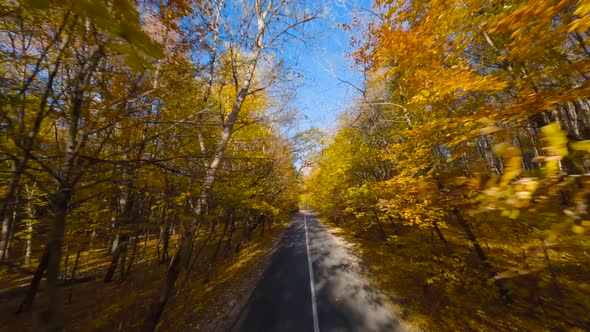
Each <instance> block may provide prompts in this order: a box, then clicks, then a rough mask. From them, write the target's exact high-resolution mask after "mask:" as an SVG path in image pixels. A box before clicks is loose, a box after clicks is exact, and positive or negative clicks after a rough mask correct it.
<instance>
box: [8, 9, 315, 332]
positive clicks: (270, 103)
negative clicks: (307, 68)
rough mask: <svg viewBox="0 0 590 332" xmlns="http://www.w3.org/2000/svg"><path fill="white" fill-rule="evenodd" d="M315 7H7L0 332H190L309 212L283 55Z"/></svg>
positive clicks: (290, 75) (290, 74) (291, 77)
mask: <svg viewBox="0 0 590 332" xmlns="http://www.w3.org/2000/svg"><path fill="white" fill-rule="evenodd" d="M303 5H304V4H303V3H294V2H291V1H287V0H283V1H251V2H248V3H242V2H235V3H231V2H230V3H224V2H223V1H221V2H220V1H211V2H209V1H187V0H171V1H151V0H145V1H131V0H122V1H110V0H104V1H102V0H76V1H68V0H55V1H50V0H30V1H28V0H23V1H20V0H19V1H16V0H15V1H12V0H8V1H2V2H1V4H0V15H1V19H0V63H1V65H0V80H1V84H0V91H1V92H0V116H1V120H0V123H1V127H0V132H1V134H0V137H1V138H0V140H1V143H0V155H1V166H0V169H1V172H0V177H1V180H0V181H1V186H2V201H1V206H0V219H1V220H2V234H1V242H0V254H1V272H0V276H1V277H0V279H1V282H0V285H1V286H0V289H2V290H3V293H4V294H2V295H1V296H2V301H1V304H0V305H1V306H2V309H1V310H2V314H1V316H2V317H3V319H2V322H1V324H2V325H0V330H3V331H15V330H17V329H18V330H22V329H23V328H24V329H25V330H31V331H37V330H38V328H41V327H43V328H44V329H45V330H47V331H61V330H63V329H64V328H65V329H67V330H71V331H74V330H77V331H80V330H108V331H113V330H121V329H123V328H135V329H138V330H139V329H141V330H144V331H153V330H154V329H155V328H156V327H157V326H158V324H160V325H159V326H160V330H171V329H174V330H184V329H185V328H186V326H187V325H186V324H189V323H191V322H189V321H185V320H183V319H184V318H186V317H188V316H189V315H195V314H194V312H193V311H195V312H196V311H199V310H200V311H199V313H203V310H204V311H206V310H209V311H211V310H212V308H208V307H207V306H210V305H216V306H219V305H222V304H221V303H217V304H211V303H207V301H206V300H207V297H208V296H210V293H212V292H214V290H213V289H214V288H215V282H220V283H221V282H226V283H229V282H230V281H232V282H233V279H235V278H236V277H237V276H239V274H240V273H242V272H243V271H242V270H240V269H241V268H242V267H241V266H242V265H244V264H246V263H250V262H251V261H252V260H256V259H258V258H259V257H260V256H261V255H262V253H263V252H264V245H265V243H266V242H265V241H266V240H264V239H265V238H269V237H270V236H271V235H272V234H273V232H275V233H276V231H278V230H279V229H280V227H281V226H280V225H279V224H280V223H281V222H282V221H285V220H288V218H289V215H290V213H291V212H292V211H294V210H297V202H298V195H299V191H298V190H299V189H298V188H299V187H298V185H297V170H296V169H295V166H294V160H295V158H297V153H296V152H294V150H295V143H294V142H295V141H294V140H293V137H292V136H289V135H288V132H287V131H286V130H285V128H288V126H289V125H290V124H292V123H293V121H294V120H295V118H296V115H295V114H294V113H293V110H292V109H290V107H289V99H290V98H292V97H291V95H290V92H289V91H290V87H291V86H292V85H293V84H294V83H293V82H294V74H293V72H292V69H291V68H290V66H289V64H286V63H283V62H282V61H281V60H280V58H278V57H277V56H275V55H274V54H275V53H274V52H275V51H276V49H277V48H278V47H280V46H281V45H282V44H284V43H286V42H290V41H289V39H296V38H297V36H301V38H304V37H305V36H304V35H303V34H304V31H303V29H302V28H303V26H304V25H305V24H306V22H308V21H311V20H313V19H315V18H316V17H317V15H318V13H317V12H309V11H305V10H304V9H303V7H301V6H303ZM275 228H276V231H275ZM265 233H268V234H270V235H266V237H265ZM231 278H233V279H232V280H229V279H231ZM225 279H228V280H225ZM40 288H42V289H43V291H42V292H41V294H39V296H36V295H37V293H39V289H40ZM187 290H188V291H187ZM236 291H239V290H236ZM173 299H174V301H175V302H174V303H173V308H175V310H174V311H170V312H167V315H168V316H164V317H165V319H163V318H162V317H163V316H162V315H163V313H164V312H165V308H166V306H167V304H169V303H170V302H171V301H173ZM218 300H219V299H218ZM183 305H187V306H188V305H190V306H193V307H194V308H192V310H185V308H182V306H183ZM213 309H214V308H213ZM15 312H16V313H17V314H15ZM37 313H38V314H37ZM210 314H211V313H210ZM183 315H184V316H183ZM203 315H205V313H203ZM185 316H186V317H185ZM37 317H39V318H37ZM170 317H175V318H174V319H171V318H170Z"/></svg>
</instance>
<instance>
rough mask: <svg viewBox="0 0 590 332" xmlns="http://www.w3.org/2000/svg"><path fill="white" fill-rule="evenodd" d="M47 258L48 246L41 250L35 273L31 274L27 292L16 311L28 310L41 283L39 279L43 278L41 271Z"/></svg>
mask: <svg viewBox="0 0 590 332" xmlns="http://www.w3.org/2000/svg"><path fill="white" fill-rule="evenodd" d="M48 258H49V248H45V250H44V251H43V255H42V256H41V259H40V260H39V264H38V265H37V269H36V270H35V274H34V275H33V279H32V280H31V284H30V285H29V289H28V290H27V294H25V297H24V298H23V301H22V302H21V304H20V305H19V307H18V309H17V310H16V312H17V313H21V312H25V311H29V309H30V308H31V306H32V305H33V301H34V300H35V295H37V291H38V290H39V284H40V283H41V279H42V278H43V273H44V272H45V270H46V269H47V262H48Z"/></svg>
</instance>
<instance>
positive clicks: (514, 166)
mask: <svg viewBox="0 0 590 332" xmlns="http://www.w3.org/2000/svg"><path fill="white" fill-rule="evenodd" d="M375 6H376V8H378V9H380V11H379V16H378V18H376V19H374V20H371V21H370V22H367V23H366V24H364V25H363V24H362V22H358V23H357V24H356V25H349V26H345V27H344V28H346V29H349V30H350V31H353V32H355V34H356V35H360V36H361V37H359V38H356V39H355V40H353V42H354V45H355V48H356V51H355V53H354V54H353V57H354V59H355V61H356V63H357V66H358V67H359V68H358V69H359V70H362V72H363V73H364V75H365V76H364V77H365V80H364V84H363V85H362V86H355V88H356V89H357V90H358V92H359V95H361V97H362V98H359V99H358V101H357V103H356V104H355V105H351V107H350V108H349V110H348V111H346V112H345V113H344V114H343V115H342V116H341V119H340V124H339V127H338V129H337V130H336V132H335V134H334V135H333V136H332V137H330V138H328V139H327V141H328V143H327V146H326V147H325V148H324V149H323V151H322V152H321V153H319V154H318V156H317V157H316V158H317V160H316V166H315V167H314V170H313V172H312V175H311V177H309V178H308V179H307V180H306V183H305V185H306V199H307V201H308V203H309V204H311V205H312V206H313V207H315V208H316V209H317V210H318V211H319V212H320V213H321V215H322V216H323V217H324V218H325V219H326V220H327V221H329V222H331V223H333V224H334V225H335V226H336V227H338V228H340V232H341V233H342V234H344V235H345V236H347V237H348V238H350V241H352V242H356V243H358V244H359V245H360V249H361V252H362V255H364V256H365V257H366V259H367V261H368V265H369V267H370V269H371V271H372V273H373V279H374V280H375V282H376V283H378V284H380V285H381V286H382V287H383V288H385V289H387V290H390V291H391V292H392V293H394V294H395V295H396V296H397V298H398V302H399V306H400V307H402V309H401V310H402V311H403V312H404V314H405V315H407V316H408V317H410V318H411V319H413V320H415V321H417V322H420V323H421V325H422V326H423V327H424V329H425V330H432V331H459V330H466V331H583V330H587V329H588V328H590V320H589V318H588V315H587V312H588V309H589V308H590V284H589V281H590V279H589V278H588V276H589V275H590V274H589V273H590V270H589V266H590V264H589V263H590V255H589V254H588V253H589V248H590V247H589V246H590V242H589V238H588V234H589V231H590V220H589V217H590V216H589V214H588V212H589V211H588V202H589V201H588V199H589V198H590V175H589V170H590V154H589V152H590V141H588V139H589V138H590V101H589V99H588V96H589V93H590V84H589V82H588V75H589V73H590V46H589V45H588V38H589V36H590V34H589V33H588V27H589V24H590V16H589V15H588V13H589V12H590V2H589V1H585V0H580V1H578V0H576V1H567V0H564V1H553V0H516V1H486V0H465V1H437V0H424V1H422V0H417V1H416V0H412V1H409V0H408V1H405V0H396V1H393V0H383V1H381V0H379V1H377V4H376V5H375Z"/></svg>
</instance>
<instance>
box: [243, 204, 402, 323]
mask: <svg viewBox="0 0 590 332" xmlns="http://www.w3.org/2000/svg"><path fill="white" fill-rule="evenodd" d="M233 331H234V332H273V331H277V332H278V331H280V332H287V331H297V332H306V331H310V332H319V331H322V332H328V331H330V332H336V331H338V332H340V331H342V332H344V331H404V330H403V328H402V327H401V326H400V324H399V321H398V320H397V319H396V317H394V316H393V313H392V312H391V310H390V309H389V308H388V307H387V306H386V305H384V304H383V302H382V301H381V299H380V296H379V295H377V292H376V291H375V290H374V289H373V288H372V287H371V285H370V284H369V283H368V282H367V281H366V280H365V279H364V278H363V277H362V276H361V275H360V274H359V273H358V272H357V268H356V265H355V264H354V259H352V257H351V256H350V254H349V252H348V251H347V250H346V248H344V247H342V246H341V245H340V243H339V242H338V240H337V239H336V238H334V236H332V235H331V234H330V233H328V232H327V231H326V229H325V227H324V226H323V225H322V224H321V223H320V222H319V221H318V220H317V219H316V218H315V217H314V215H313V214H312V213H311V212H301V213H299V214H297V216H296V217H295V219H294V220H293V222H292V223H291V225H290V227H289V228H288V229H287V231H286V232H285V234H284V237H283V238H282V239H281V245H280V247H279V248H278V249H277V251H276V252H275V254H274V256H273V258H272V261H271V263H270V266H269V267H268V269H267V271H265V273H264V274H263V276H262V279H261V280H260V282H259V283H258V285H257V286H256V289H255V290H254V292H253V294H252V296H251V298H250V299H249V301H248V304H247V305H246V306H245V308H244V310H243V311H242V313H241V315H240V317H239V319H238V320H237V321H236V323H235V324H234V327H233Z"/></svg>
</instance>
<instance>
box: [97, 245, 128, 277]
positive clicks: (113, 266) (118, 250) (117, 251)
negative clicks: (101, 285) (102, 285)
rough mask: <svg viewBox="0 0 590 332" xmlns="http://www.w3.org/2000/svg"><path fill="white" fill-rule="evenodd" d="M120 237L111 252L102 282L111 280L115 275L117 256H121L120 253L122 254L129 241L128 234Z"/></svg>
mask: <svg viewBox="0 0 590 332" xmlns="http://www.w3.org/2000/svg"><path fill="white" fill-rule="evenodd" d="M121 238H122V239H121V242H120V243H119V245H118V246H117V248H116V249H115V251H114V252H113V256H112V259H111V264H110V265H109V268H108V269H107V273H106V274H105V276H104V280H103V281H104V282H111V281H113V276H114V275H115V271H116V270H117V265H118V263H119V258H120V257H121V254H124V252H125V251H126V250H127V244H128V243H129V242H128V241H129V235H122V236H121Z"/></svg>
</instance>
